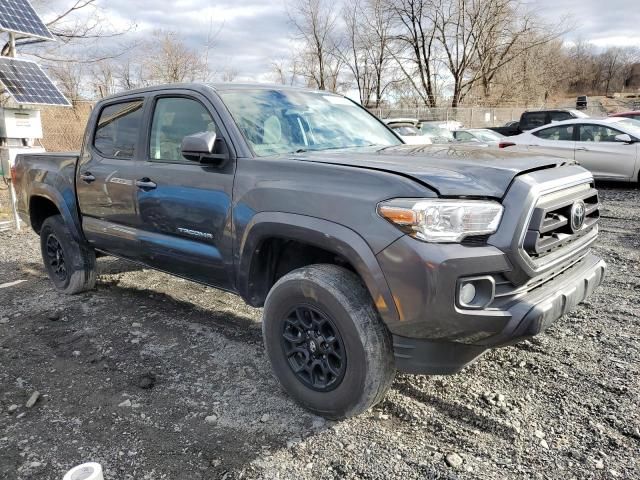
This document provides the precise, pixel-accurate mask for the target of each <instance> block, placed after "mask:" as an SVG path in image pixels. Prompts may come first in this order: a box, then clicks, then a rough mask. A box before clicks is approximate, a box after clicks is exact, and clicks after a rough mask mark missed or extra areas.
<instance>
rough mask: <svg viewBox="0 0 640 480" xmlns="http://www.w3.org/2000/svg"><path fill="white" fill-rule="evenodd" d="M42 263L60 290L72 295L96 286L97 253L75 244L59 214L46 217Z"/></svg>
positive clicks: (43, 230)
mask: <svg viewBox="0 0 640 480" xmlns="http://www.w3.org/2000/svg"><path fill="white" fill-rule="evenodd" d="M40 249H41V251H42V260H43V262H44V266H45V269H46V270H47V273H48V274H49V278H50V279H51V281H52V282H53V284H54V286H55V287H56V289H57V290H59V291H61V292H63V293H66V294H69V295H72V294H75V293H80V292H84V291H86V290H91V289H92V288H93V287H94V286H95V284H96V254H95V251H94V250H93V249H92V248H90V247H87V246H84V245H81V244H79V243H78V242H76V241H75V240H74V239H73V237H71V234H70V233H69V230H68V229H67V227H66V225H65V223H64V220H62V217H61V216H60V215H54V216H52V217H49V218H47V219H46V220H45V221H44V223H43V224H42V228H41V229H40Z"/></svg>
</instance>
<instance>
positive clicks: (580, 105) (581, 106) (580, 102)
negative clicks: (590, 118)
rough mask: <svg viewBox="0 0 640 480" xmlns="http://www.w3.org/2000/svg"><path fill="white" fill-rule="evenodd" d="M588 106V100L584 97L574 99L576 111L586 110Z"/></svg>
mask: <svg viewBox="0 0 640 480" xmlns="http://www.w3.org/2000/svg"><path fill="white" fill-rule="evenodd" d="M588 106H589V100H588V98H587V96H586V95H580V96H578V97H577V98H576V109H577V110H586V109H587V107H588Z"/></svg>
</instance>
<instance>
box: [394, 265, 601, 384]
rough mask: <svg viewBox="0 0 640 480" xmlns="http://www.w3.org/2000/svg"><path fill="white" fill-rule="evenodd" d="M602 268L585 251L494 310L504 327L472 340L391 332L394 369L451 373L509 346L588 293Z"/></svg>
mask: <svg viewBox="0 0 640 480" xmlns="http://www.w3.org/2000/svg"><path fill="white" fill-rule="evenodd" d="M605 271H606V264H605V262H604V260H602V259H600V258H599V257H597V256H595V255H593V254H588V255H587V256H586V257H585V258H583V259H582V260H581V261H580V262H578V263H577V264H576V265H574V266H573V267H571V268H570V269H568V270H566V271H565V272H563V273H562V274H560V275H558V276H557V277H556V278H554V279H553V280H550V281H548V282H547V283H545V284H543V285H542V286H540V287H538V288H536V289H534V290H532V291H530V292H528V293H527V294H525V295H523V296H521V297H519V298H516V299H514V300H513V301H512V302H511V303H509V304H508V306H507V307H506V308H505V309H504V310H501V311H500V313H502V315H503V318H504V319H507V321H506V323H505V324H504V327H503V328H502V329H501V330H500V331H498V332H496V333H494V334H493V335H490V336H486V337H484V338H480V339H478V340H476V341H472V342H460V341H451V340H444V339H429V338H410V337H405V336H401V335H394V336H393V344H394V354H395V360H396V367H397V368H398V369H399V370H401V371H404V372H407V373H418V374H449V373H455V372H457V371H459V370H461V369H462V368H463V367H465V366H466V365H468V364H469V363H471V362H472V361H474V360H475V359H476V358H477V357H478V356H480V355H481V354H482V353H484V352H485V351H486V350H487V349H489V348H493V347H501V346H505V345H510V344H513V343H516V342H518V341H521V340H523V339H525V338H529V337H532V336H534V335H537V334H539V333H541V332H543V331H544V330H546V329H547V328H548V327H549V326H550V325H551V324H553V323H554V322H555V321H556V320H558V319H559V318H560V317H562V316H563V315H565V314H566V313H568V312H569V311H571V310H572V309H573V308H574V307H575V306H576V305H578V304H579V303H580V302H582V301H583V300H584V299H585V298H587V297H588V296H589V295H591V293H592V292H593V291H594V290H595V289H596V288H597V287H598V286H599V285H600V284H601V283H602V281H603V279H604V276H605ZM494 313H497V312H494Z"/></svg>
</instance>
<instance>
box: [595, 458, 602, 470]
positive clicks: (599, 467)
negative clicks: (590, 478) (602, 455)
mask: <svg viewBox="0 0 640 480" xmlns="http://www.w3.org/2000/svg"><path fill="white" fill-rule="evenodd" d="M603 468H604V462H603V461H602V459H599V460H598V461H597V462H596V469H598V470H602V469H603Z"/></svg>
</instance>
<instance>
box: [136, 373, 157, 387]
mask: <svg viewBox="0 0 640 480" xmlns="http://www.w3.org/2000/svg"><path fill="white" fill-rule="evenodd" d="M155 384H156V376H155V375H154V374H153V373H145V374H144V375H142V377H140V380H139V381H138V386H139V387H140V388H142V389H143V390H149V389H150V388H153V387H154V385H155Z"/></svg>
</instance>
